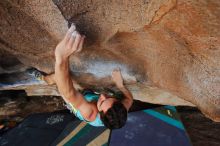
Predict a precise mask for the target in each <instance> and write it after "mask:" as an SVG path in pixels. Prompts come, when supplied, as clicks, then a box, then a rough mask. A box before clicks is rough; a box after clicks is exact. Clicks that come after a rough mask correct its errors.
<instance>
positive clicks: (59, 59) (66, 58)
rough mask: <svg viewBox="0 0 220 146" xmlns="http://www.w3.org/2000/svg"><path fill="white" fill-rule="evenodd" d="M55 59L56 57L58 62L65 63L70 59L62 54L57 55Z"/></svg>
mask: <svg viewBox="0 0 220 146" xmlns="http://www.w3.org/2000/svg"><path fill="white" fill-rule="evenodd" d="M55 59H56V63H60V64H62V63H64V62H67V61H68V60H69V57H64V56H60V55H55Z"/></svg>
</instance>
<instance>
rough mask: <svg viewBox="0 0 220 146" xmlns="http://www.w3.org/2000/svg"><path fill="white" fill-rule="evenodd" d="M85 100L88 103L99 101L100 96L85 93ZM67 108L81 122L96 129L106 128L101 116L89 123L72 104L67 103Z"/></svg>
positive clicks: (98, 115) (88, 92)
mask: <svg viewBox="0 0 220 146" xmlns="http://www.w3.org/2000/svg"><path fill="white" fill-rule="evenodd" d="M83 96H84V98H85V99H86V100H87V101H88V102H91V101H98V99H99V94H96V93H94V92H92V91H84V93H83ZM66 106H67V108H68V109H69V110H70V111H71V112H72V113H74V114H75V116H76V117H78V118H79V119H80V120H82V121H85V122H87V123H88V124H90V125H92V126H96V127H100V126H104V124H103V122H102V121H101V119H100V114H99V113H98V114H97V116H96V118H95V120H94V121H91V122H90V121H87V120H85V119H84V118H83V116H82V114H81V113H80V111H79V110H77V109H76V108H74V106H73V105H72V104H71V103H67V105H66Z"/></svg>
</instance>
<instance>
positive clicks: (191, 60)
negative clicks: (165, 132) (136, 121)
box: [0, 0, 220, 121]
mask: <svg viewBox="0 0 220 146" xmlns="http://www.w3.org/2000/svg"><path fill="white" fill-rule="evenodd" d="M58 8H59V9H58ZM0 17H1V21H0V26H1V27H0V31H1V36H0V49H1V50H4V51H1V52H0V53H1V54H3V53H5V52H7V53H8V54H11V55H13V56H15V57H16V59H17V60H16V59H15V60H16V61H17V62H16V61H15V62H14V64H16V63H17V64H18V63H20V64H23V65H24V66H32V67H35V68H38V69H39V70H41V71H44V72H46V73H52V72H53V70H54V57H53V50H54V48H55V46H56V44H57V42H58V41H59V40H60V38H62V36H63V34H64V33H65V31H66V29H67V22H68V23H69V24H70V23H75V24H76V25H77V28H78V30H79V31H80V32H81V33H83V34H85V35H86V43H85V47H84V50H83V51H82V53H80V54H78V55H75V56H72V57H71V59H70V62H71V65H70V67H71V70H72V72H73V74H74V77H75V78H76V79H77V80H78V82H80V83H82V84H84V85H100V84H101V86H110V85H111V84H112V83H111V82H110V74H111V71H112V70H113V69H114V68H116V67H120V68H121V70H122V74H123V76H124V78H125V80H126V83H127V84H132V85H133V88H135V87H136V86H137V83H138V84H141V87H142V86H143V87H149V86H152V87H157V88H160V89H161V90H164V91H168V92H170V93H172V94H175V95H177V96H179V97H181V98H182V99H184V100H186V101H189V102H191V103H192V104H194V105H196V106H197V107H198V108H199V109H200V110H201V111H202V112H203V113H204V114H205V115H206V116H207V117H209V118H211V119H213V120H215V121H220V31H219V30H220V20H219V19H218V18H219V17H220V2H219V1H214V0H199V1H194V0H189V1H184V0H158V1H154V0H142V1H138V0H135V1H129V0H111V1H103V0H79V1H71V0H65V1H64V0H53V2H52V1H46V0H38V1H34V0H29V1H28V0H20V1H16V0H8V1H1V2H0ZM2 52H3V53H2ZM2 56H4V55H2ZM6 62H7V61H6ZM2 64H3V63H2V62H1V67H2ZM14 64H12V68H13V66H14ZM2 68H3V67H2ZM16 70H17V68H15V71H16ZM7 71H8V70H7V68H6V69H4V72H7ZM8 72H9V71H8ZM137 87H139V86H137ZM141 89H143V88H138V91H137V93H138V92H140V94H139V95H144V94H143V93H145V90H141ZM144 98H147V97H141V100H145V99H144ZM148 101H149V100H148Z"/></svg>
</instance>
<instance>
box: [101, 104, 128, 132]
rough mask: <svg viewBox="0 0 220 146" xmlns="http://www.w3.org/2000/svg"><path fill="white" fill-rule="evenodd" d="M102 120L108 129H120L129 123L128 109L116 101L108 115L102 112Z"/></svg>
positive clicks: (107, 112)
mask: <svg viewBox="0 0 220 146" xmlns="http://www.w3.org/2000/svg"><path fill="white" fill-rule="evenodd" d="M100 118H101V120H102V122H103V124H104V125H105V126H106V127H107V128H109V129H118V128H121V127H123V126H124V125H125V123H126V121H127V109H126V108H125V106H124V105H123V104H122V103H121V102H120V101H116V102H114V103H113V105H112V107H111V108H109V109H108V110H107V111H106V113H103V112H100Z"/></svg>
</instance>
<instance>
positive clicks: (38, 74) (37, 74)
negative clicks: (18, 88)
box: [26, 68, 44, 81]
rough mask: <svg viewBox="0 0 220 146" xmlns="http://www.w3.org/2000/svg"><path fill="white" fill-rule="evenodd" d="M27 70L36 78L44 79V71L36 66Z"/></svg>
mask: <svg viewBox="0 0 220 146" xmlns="http://www.w3.org/2000/svg"><path fill="white" fill-rule="evenodd" d="M26 71H27V73H28V74H29V75H30V76H32V77H34V78H35V79H37V80H40V81H44V73H43V72H41V71H39V70H37V69H35V68H29V69H27V70H26Z"/></svg>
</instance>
